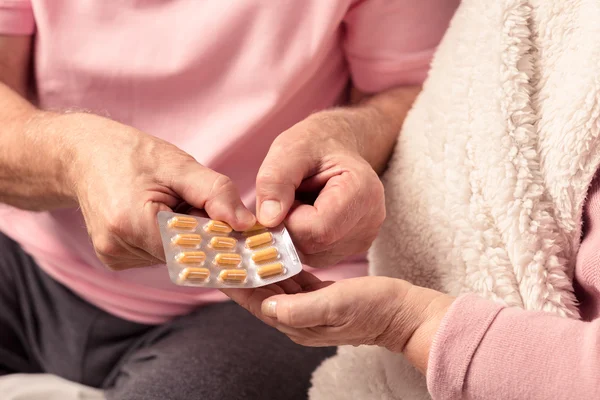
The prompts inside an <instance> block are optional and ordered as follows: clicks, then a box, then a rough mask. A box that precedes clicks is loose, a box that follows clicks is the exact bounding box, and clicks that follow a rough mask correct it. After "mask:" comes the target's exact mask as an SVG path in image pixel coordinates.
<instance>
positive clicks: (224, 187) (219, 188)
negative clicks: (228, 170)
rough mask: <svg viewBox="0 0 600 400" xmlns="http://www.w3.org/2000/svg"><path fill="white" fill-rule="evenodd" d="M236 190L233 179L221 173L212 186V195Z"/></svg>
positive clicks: (215, 195)
mask: <svg viewBox="0 0 600 400" xmlns="http://www.w3.org/2000/svg"><path fill="white" fill-rule="evenodd" d="M231 192H235V185H234V183H233V181H232V180H231V179H230V178H229V177H228V176H225V175H221V174H219V175H218V176H217V178H216V179H215V181H214V183H213V185H212V188H211V194H212V196H211V197H213V198H214V197H217V196H219V195H221V194H226V193H231Z"/></svg>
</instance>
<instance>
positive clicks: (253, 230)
mask: <svg viewBox="0 0 600 400" xmlns="http://www.w3.org/2000/svg"><path fill="white" fill-rule="evenodd" d="M266 229H267V228H266V227H265V226H264V225H261V224H259V223H258V222H257V223H256V224H254V226H253V227H252V228H250V229H246V230H245V231H244V233H243V234H244V236H250V235H255V234H257V233H259V232H260V231H264V230H266Z"/></svg>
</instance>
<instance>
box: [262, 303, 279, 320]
mask: <svg viewBox="0 0 600 400" xmlns="http://www.w3.org/2000/svg"><path fill="white" fill-rule="evenodd" d="M261 311H262V313H263V314H264V315H266V316H267V317H271V318H277V302H276V301H275V300H266V301H263V303H262V307H261Z"/></svg>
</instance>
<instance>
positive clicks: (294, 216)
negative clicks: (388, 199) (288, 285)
mask: <svg viewBox="0 0 600 400" xmlns="http://www.w3.org/2000/svg"><path fill="white" fill-rule="evenodd" d="M354 122H355V121H353V118H352V111H351V110H347V111H344V110H339V111H336V110H332V111H329V112H323V113H318V114H314V115H313V116H311V117H309V118H307V119H306V120H304V121H302V122H300V123H298V124H296V125H295V126H293V127H292V128H290V129H289V130H287V131H285V132H284V133H282V134H281V135H280V136H279V137H277V139H276V140H275V141H274V142H273V145H272V146H271V148H270V150H269V153H268V154H267V157H266V158H265V160H264V162H263V164H262V166H261V168H260V171H259V173H258V177H257V179H256V192H257V211H258V219H259V222H260V223H261V224H263V225H266V226H269V227H273V226H276V225H278V224H280V223H281V222H283V221H284V220H285V223H286V226H287V228H288V230H289V231H290V234H291V235H292V237H293V239H294V242H295V244H296V246H297V247H298V249H299V250H300V252H301V253H302V254H303V262H304V263H306V264H308V265H310V266H313V267H319V266H327V265H331V264H334V263H336V262H338V261H340V260H341V259H343V258H345V257H347V256H350V255H354V254H359V253H361V252H364V251H366V250H367V249H368V248H369V247H370V245H371V243H372V241H373V240H374V239H375V237H376V236H377V233H378V231H379V227H380V226H381V224H382V222H383V220H384V218H385V203H384V194H383V186H382V184H381V181H380V180H379V177H378V176H377V173H376V172H375V171H374V170H373V168H372V167H371V165H369V163H368V162H367V161H365V159H364V158H363V157H362V156H361V154H360V151H359V148H360V147H361V140H360V139H359V136H360V135H363V133H362V132H356V130H357V129H360V127H361V126H362V124H360V123H358V121H356V122H357V124H356V125H355V124H354Z"/></svg>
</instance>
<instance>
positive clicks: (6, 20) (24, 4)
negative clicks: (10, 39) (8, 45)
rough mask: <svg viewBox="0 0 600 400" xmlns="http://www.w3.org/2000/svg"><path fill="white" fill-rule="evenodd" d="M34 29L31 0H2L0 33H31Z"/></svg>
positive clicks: (0, 0) (0, 1)
mask: <svg viewBox="0 0 600 400" xmlns="http://www.w3.org/2000/svg"><path fill="white" fill-rule="evenodd" d="M34 30H35V22H34V19H33V10H32V8H31V0H0V35H31V34H33V32H34Z"/></svg>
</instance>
